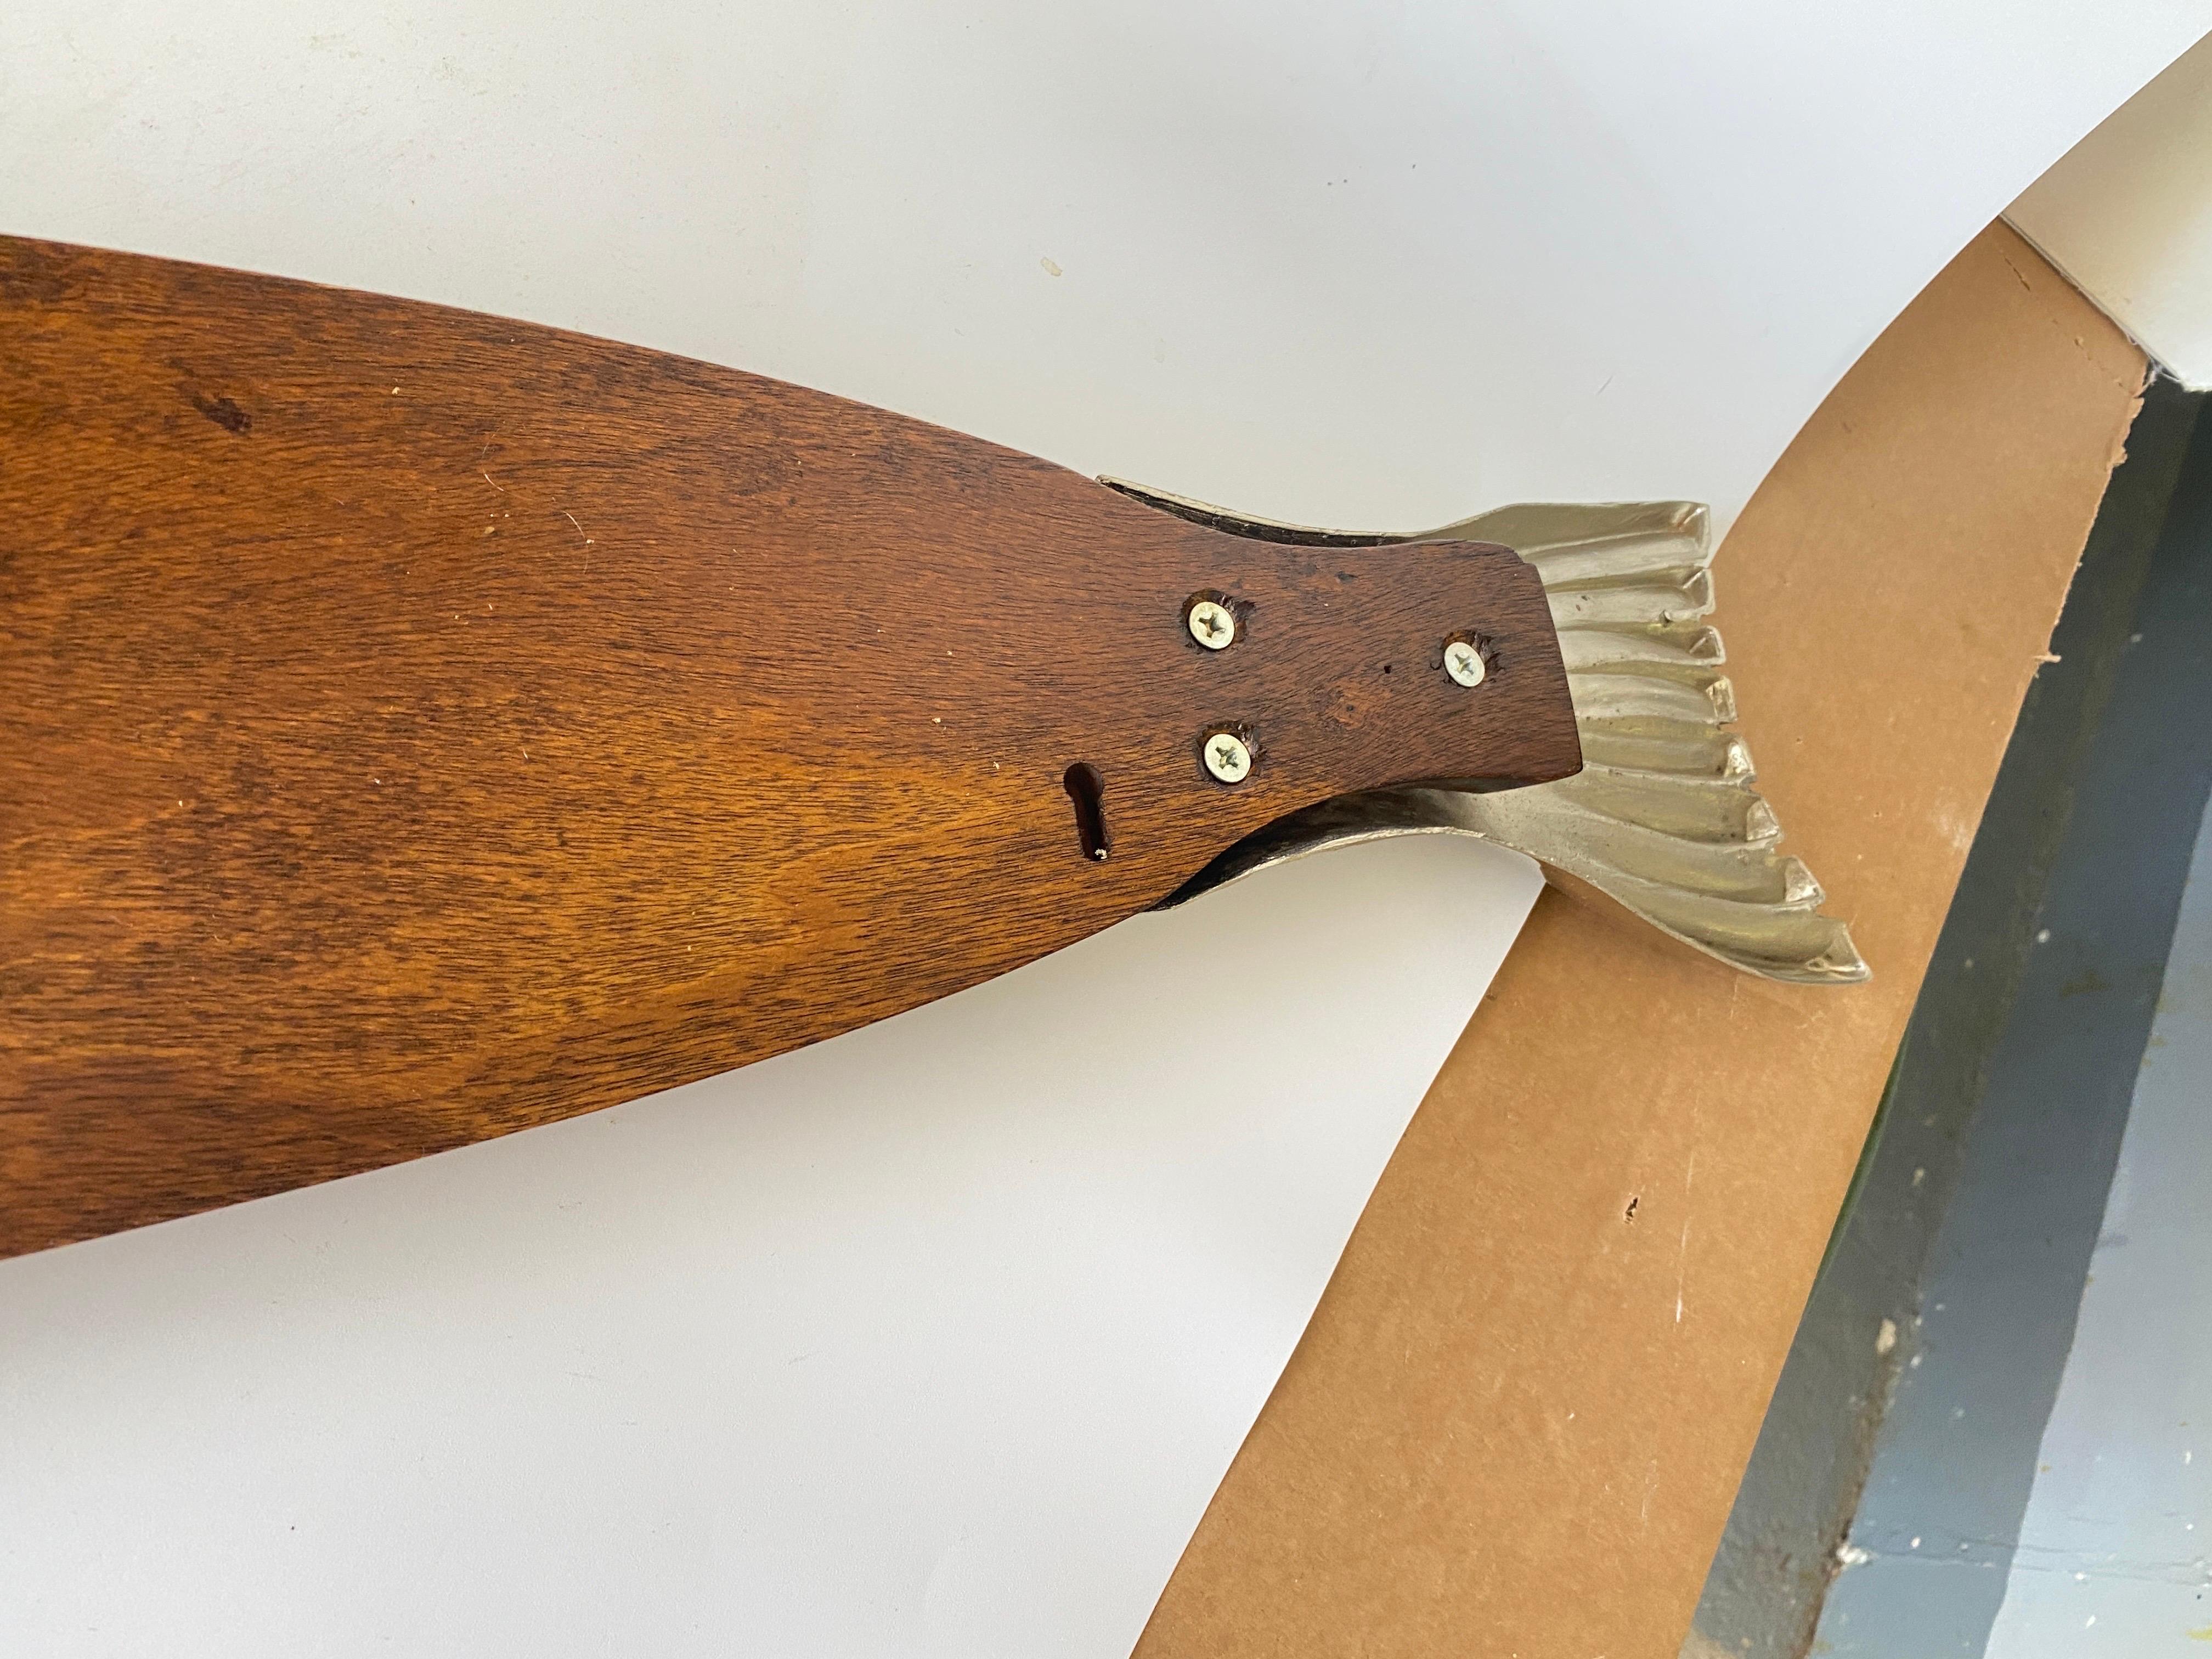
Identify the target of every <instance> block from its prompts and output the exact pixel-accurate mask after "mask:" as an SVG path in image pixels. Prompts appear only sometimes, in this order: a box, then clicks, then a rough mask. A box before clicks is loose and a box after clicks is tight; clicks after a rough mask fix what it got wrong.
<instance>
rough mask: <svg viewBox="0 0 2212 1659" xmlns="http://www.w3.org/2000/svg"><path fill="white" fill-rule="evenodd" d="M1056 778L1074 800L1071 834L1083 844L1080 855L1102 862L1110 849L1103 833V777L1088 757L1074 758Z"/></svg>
mask: <svg viewBox="0 0 2212 1659" xmlns="http://www.w3.org/2000/svg"><path fill="white" fill-rule="evenodd" d="M1060 782H1061V783H1063V784H1064V785H1066V788H1067V798H1068V799H1070V800H1072V801H1073V802H1074V803H1075V838H1076V840H1077V842H1079V843H1080V845H1081V846H1082V848H1083V856H1084V857H1085V858H1087V859H1090V860H1092V861H1094V862H1096V863H1100V864H1103V863H1104V862H1105V860H1106V855H1107V854H1109V853H1111V852H1112V851H1113V850H1114V843H1113V842H1112V840H1111V839H1110V838H1109V836H1107V834H1106V801H1105V795H1106V784H1105V781H1104V780H1103V779H1102V778H1101V777H1100V776H1099V775H1098V769H1097V767H1095V766H1093V765H1092V764H1091V763H1090V762H1089V761H1078V762H1076V763H1075V764H1074V765H1073V766H1071V767H1069V768H1068V769H1067V775H1066V776H1065V777H1063V778H1062V779H1061V780H1060Z"/></svg>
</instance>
